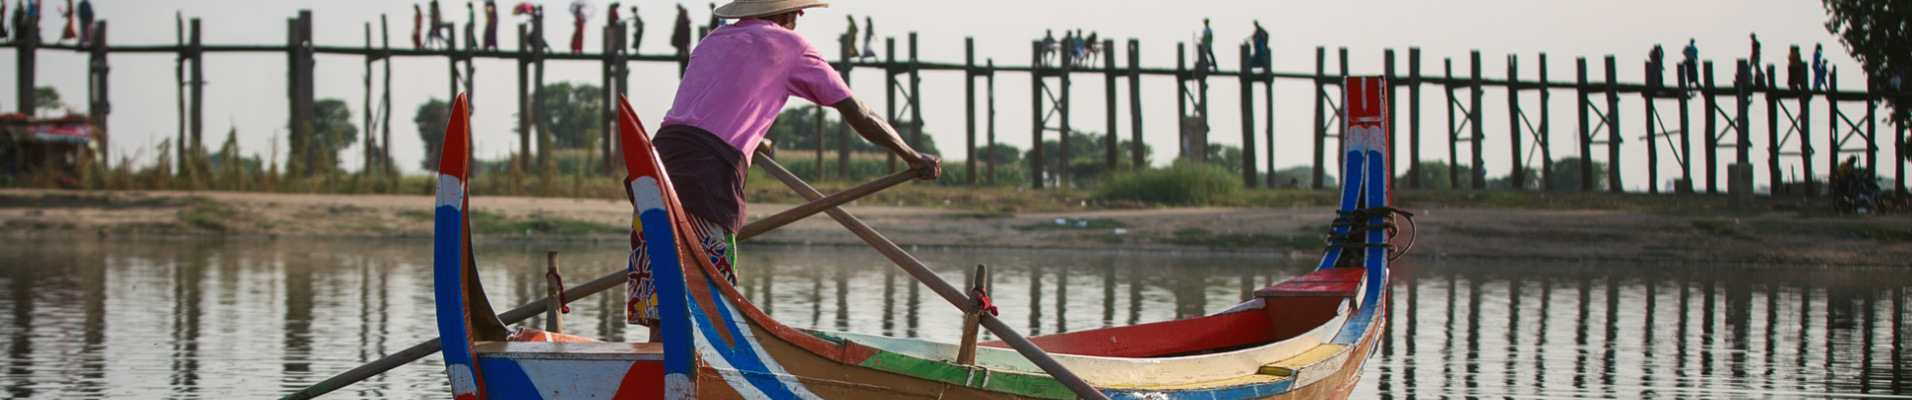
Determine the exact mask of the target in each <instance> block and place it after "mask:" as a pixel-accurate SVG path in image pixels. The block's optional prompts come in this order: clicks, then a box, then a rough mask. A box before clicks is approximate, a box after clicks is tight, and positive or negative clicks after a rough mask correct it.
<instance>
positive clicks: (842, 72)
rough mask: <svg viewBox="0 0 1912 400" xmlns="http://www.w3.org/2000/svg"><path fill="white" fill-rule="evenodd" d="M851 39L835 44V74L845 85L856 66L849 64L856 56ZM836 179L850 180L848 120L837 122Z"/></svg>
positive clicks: (847, 38)
mask: <svg viewBox="0 0 1912 400" xmlns="http://www.w3.org/2000/svg"><path fill="white" fill-rule="evenodd" d="M852 40H856V38H854V37H848V36H847V35H846V36H845V37H844V39H843V42H842V43H844V45H842V46H837V59H838V60H839V62H838V63H837V65H836V67H837V75H838V76H839V77H841V78H843V84H844V85H846V86H847V85H849V84H850V70H851V69H854V68H856V65H854V64H850V59H851V58H852V57H855V56H856V55H855V54H851V53H850V46H849V43H850V41H852ZM818 145H819V146H820V145H822V144H821V143H819V144H818ZM837 179H838V180H842V181H846V182H847V181H849V180H850V123H849V121H844V122H843V123H841V124H837Z"/></svg>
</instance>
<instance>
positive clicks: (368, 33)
mask: <svg viewBox="0 0 1912 400" xmlns="http://www.w3.org/2000/svg"><path fill="white" fill-rule="evenodd" d="M379 57H380V56H379V54H377V53H373V52H372V23H371V22H366V23H365V103H364V107H362V108H363V109H364V112H365V114H364V115H361V118H360V119H361V120H363V121H365V122H364V123H363V124H360V125H359V126H361V127H364V129H363V131H364V133H365V140H364V141H363V143H362V144H363V146H362V147H364V148H365V160H364V161H365V162H364V166H362V167H360V173H359V174H360V175H362V176H365V177H370V176H372V171H374V168H376V167H375V165H376V164H377V161H376V160H377V158H378V157H375V156H373V154H376V152H377V150H378V146H379V145H378V140H377V139H378V135H376V134H374V133H373V132H374V131H373V128H372V123H374V122H376V121H374V120H373V118H374V117H375V116H376V115H377V114H375V113H373V112H372V63H373V62H376V61H378V59H379Z"/></svg>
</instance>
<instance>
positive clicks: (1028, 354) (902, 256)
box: [753, 154, 1109, 399]
mask: <svg viewBox="0 0 1912 400" xmlns="http://www.w3.org/2000/svg"><path fill="white" fill-rule="evenodd" d="M753 160H754V161H753V163H755V164H757V166H759V167H763V169H764V171H765V172H769V173H770V176H773V177H776V178H777V180H780V181H783V183H784V185H788V186H790V188H791V189H795V190H796V191H797V194H800V195H803V197H804V198H807V199H812V200H815V199H819V198H822V197H823V193H819V192H817V190H816V189H814V188H811V187H810V185H809V184H806V183H803V180H801V179H797V176H796V175H794V174H791V173H790V171H789V170H785V169H783V166H782V165H778V164H777V161H776V160H772V159H770V157H764V156H763V155H761V154H759V155H758V156H757V157H756V158H754V159H753ZM824 211H825V212H826V213H828V214H830V217H831V218H835V219H836V220H837V222H838V223H842V224H843V227H844V228H849V229H850V232H851V233H855V234H856V236H857V237H858V238H862V239H863V242H865V243H869V244H870V247H875V248H876V251H877V252H879V253H883V256H884V257H888V258H889V259H890V261H891V262H894V263H896V266H898V267H902V268H903V271H905V272H909V273H910V276H914V277H916V280H917V281H920V282H923V285H924V286H928V287H929V289H930V291H934V292H936V294H937V295H940V296H943V300H947V301H949V304H950V305H953V306H956V309H957V310H959V311H964V310H968V309H969V308H970V307H971V306H970V305H969V304H970V301H971V300H970V299H969V296H968V295H966V294H964V293H963V292H962V291H961V290H958V289H956V287H955V286H951V285H950V284H949V282H946V281H944V280H943V278H942V277H939V276H936V273H935V272H932V271H930V270H929V267H927V266H924V265H923V263H922V262H921V261H917V260H916V257H912V256H910V255H909V253H906V252H904V251H903V248H901V247H897V246H896V243H893V242H890V239H889V238H886V237H883V235H882V234H880V233H876V230H875V229H870V226H869V225H865V224H864V223H863V221H861V220H858V219H856V217H855V216H852V215H850V213H849V212H846V211H843V209H840V208H831V209H828V210H824ZM979 316H981V317H982V320H983V327H985V328H989V331H990V332H991V333H995V334H996V337H998V338H1002V341H1003V343H1007V344H1009V347H1012V348H1015V349H1016V352H1017V353H1022V356H1023V357H1025V358H1028V359H1029V362H1031V363H1034V364H1036V366H1037V367H1041V368H1042V371H1043V372H1047V373H1049V376H1051V377H1055V378H1056V380H1057V381H1060V382H1062V385H1063V386H1067V387H1069V390H1070V391H1073V392H1075V394H1076V396H1080V397H1082V398H1084V399H1108V398H1109V397H1108V396H1105V395H1103V394H1102V392H1101V391H1099V390H1095V387H1094V386H1090V385H1089V382H1087V381H1083V380H1082V378H1081V377H1078V376H1076V374H1075V373H1074V372H1069V369H1068V368H1067V367H1063V366H1062V363H1059V362H1056V359H1055V358H1051V357H1049V353H1046V352H1043V351H1042V348H1039V347H1036V344H1035V343H1032V342H1030V341H1029V338H1025V337H1023V336H1022V334H1021V333H1017V332H1016V330H1015V329H1014V328H1010V327H1009V324H1005V323H1003V322H1002V320H1001V319H997V318H996V316H994V315H989V314H979Z"/></svg>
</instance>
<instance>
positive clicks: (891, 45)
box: [883, 37, 916, 173]
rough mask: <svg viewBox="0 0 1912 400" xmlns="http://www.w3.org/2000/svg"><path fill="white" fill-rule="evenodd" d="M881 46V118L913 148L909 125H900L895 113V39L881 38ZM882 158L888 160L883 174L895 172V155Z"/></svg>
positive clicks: (898, 116) (886, 155)
mask: <svg viewBox="0 0 1912 400" xmlns="http://www.w3.org/2000/svg"><path fill="white" fill-rule="evenodd" d="M883 45H884V46H887V47H884V48H883V59H884V62H883V96H884V100H885V101H884V102H883V118H889V120H890V123H891V124H893V125H896V129H897V130H898V131H899V132H896V133H897V134H898V135H901V136H902V139H903V140H904V141H906V142H908V143H910V144H912V146H913V145H914V144H915V143H916V140H915V139H916V138H914V137H912V136H911V135H910V133H909V124H902V123H900V122H902V121H903V116H901V115H897V113H896V90H897V89H898V88H897V84H896V38H894V37H886V38H883ZM883 158H884V159H885V160H888V163H887V164H884V165H886V167H885V169H884V170H883V172H884V173H891V172H896V153H888V154H884V155H883Z"/></svg>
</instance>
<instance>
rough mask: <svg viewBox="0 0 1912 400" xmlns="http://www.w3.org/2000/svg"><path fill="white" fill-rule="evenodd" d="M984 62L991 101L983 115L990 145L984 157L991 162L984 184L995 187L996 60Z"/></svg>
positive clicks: (985, 172)
mask: <svg viewBox="0 0 1912 400" xmlns="http://www.w3.org/2000/svg"><path fill="white" fill-rule="evenodd" d="M983 62H984V66H983V73H984V74H987V75H986V76H987V78H985V80H984V81H983V82H984V86H986V87H987V89H986V93H987V95H986V96H985V97H987V98H988V99H989V100H988V102H987V103H988V104H987V107H986V108H985V111H984V113H983V114H984V116H983V121H984V125H983V126H984V127H985V130H984V132H985V134H986V135H988V140H987V141H986V143H988V144H987V145H986V146H988V147H985V149H988V151H987V152H986V153H985V154H984V155H983V158H986V159H988V161H989V163H988V164H984V166H985V167H986V168H985V169H983V183H986V184H989V185H990V186H995V185H996V59H994V58H991V59H987V60H984V61H983Z"/></svg>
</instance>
